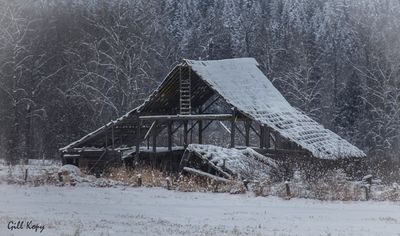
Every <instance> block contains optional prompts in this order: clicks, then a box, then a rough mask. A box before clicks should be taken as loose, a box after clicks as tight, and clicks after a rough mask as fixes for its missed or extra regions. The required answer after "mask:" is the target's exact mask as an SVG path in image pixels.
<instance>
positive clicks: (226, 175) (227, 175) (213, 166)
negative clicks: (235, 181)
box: [192, 151, 232, 179]
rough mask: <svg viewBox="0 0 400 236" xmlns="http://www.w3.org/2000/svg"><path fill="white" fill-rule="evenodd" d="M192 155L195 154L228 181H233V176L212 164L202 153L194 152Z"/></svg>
mask: <svg viewBox="0 0 400 236" xmlns="http://www.w3.org/2000/svg"><path fill="white" fill-rule="evenodd" d="M192 153H194V154H195V155H196V156H197V157H199V158H201V159H203V160H205V161H206V162H207V163H208V165H210V166H211V167H212V168H213V169H214V170H216V171H217V172H219V173H220V174H222V175H223V176H224V177H225V178H228V179H232V175H230V174H228V173H227V172H226V171H224V170H223V169H221V168H220V167H219V166H217V165H215V164H214V163H212V162H211V161H210V160H208V159H207V158H206V157H204V156H203V155H201V154H200V153H198V152H196V151H193V152H192Z"/></svg>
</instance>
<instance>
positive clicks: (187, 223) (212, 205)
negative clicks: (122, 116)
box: [0, 184, 400, 236]
mask: <svg viewBox="0 0 400 236" xmlns="http://www.w3.org/2000/svg"><path fill="white" fill-rule="evenodd" d="M0 193H1V197H0V235H158V236H160V235H357V236H358V235H399V234H400V203H396V202H373V201H371V202H322V201H317V200H305V199H292V200H282V199H279V198H276V197H254V196H253V195H246V194H243V195H230V194H225V193H223V194H221V193H219V194H217V193H184V192H177V191H168V190H165V189H161V188H144V187H143V188H132V187H126V188H124V187H115V188H93V187H82V186H79V187H56V186H40V187H28V186H23V185H22V186H19V185H6V184H0ZM18 220H20V221H25V222H26V221H30V220H32V221H33V223H34V224H39V225H45V229H44V230H43V232H42V233H39V232H34V231H33V230H27V229H22V230H13V231H10V230H8V229H7V225H8V222H10V221H14V222H16V221H18Z"/></svg>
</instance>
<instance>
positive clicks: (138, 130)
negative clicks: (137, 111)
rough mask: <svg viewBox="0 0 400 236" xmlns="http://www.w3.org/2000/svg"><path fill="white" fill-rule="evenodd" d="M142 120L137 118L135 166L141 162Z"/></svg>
mask: <svg viewBox="0 0 400 236" xmlns="http://www.w3.org/2000/svg"><path fill="white" fill-rule="evenodd" d="M141 126H142V122H141V121H140V120H139V119H138V120H137V127H136V152H135V161H134V163H133V165H134V166H136V165H137V164H138V163H139V157H140V139H141V135H140V130H141Z"/></svg>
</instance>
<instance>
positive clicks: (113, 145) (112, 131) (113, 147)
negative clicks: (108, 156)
mask: <svg viewBox="0 0 400 236" xmlns="http://www.w3.org/2000/svg"><path fill="white" fill-rule="evenodd" d="M111 143H112V150H113V151H114V149H115V137H114V126H111Z"/></svg>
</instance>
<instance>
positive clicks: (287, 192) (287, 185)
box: [285, 180, 291, 199]
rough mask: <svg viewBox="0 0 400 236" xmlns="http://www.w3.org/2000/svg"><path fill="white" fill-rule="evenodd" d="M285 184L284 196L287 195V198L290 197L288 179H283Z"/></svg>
mask: <svg viewBox="0 0 400 236" xmlns="http://www.w3.org/2000/svg"><path fill="white" fill-rule="evenodd" d="M285 186H286V197H287V199H290V198H291V196H290V195H291V194H290V187H289V180H286V181H285Z"/></svg>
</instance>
